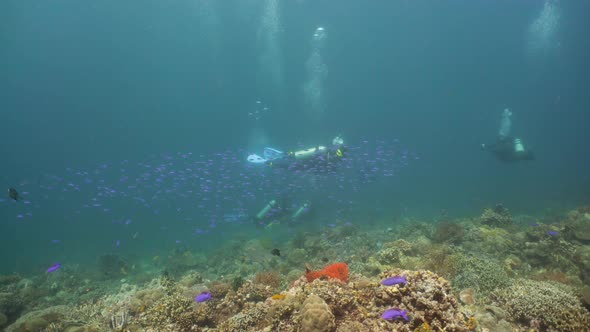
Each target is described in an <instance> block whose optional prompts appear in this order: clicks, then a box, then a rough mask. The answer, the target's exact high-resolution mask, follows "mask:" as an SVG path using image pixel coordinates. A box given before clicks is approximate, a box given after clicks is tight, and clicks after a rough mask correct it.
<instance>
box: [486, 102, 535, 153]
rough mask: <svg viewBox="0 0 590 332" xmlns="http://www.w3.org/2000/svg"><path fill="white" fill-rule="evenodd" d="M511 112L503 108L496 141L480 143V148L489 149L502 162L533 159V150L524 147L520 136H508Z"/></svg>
mask: <svg viewBox="0 0 590 332" xmlns="http://www.w3.org/2000/svg"><path fill="white" fill-rule="evenodd" d="M511 116H512V112H510V110H509V109H505V110H504V112H503V113H502V120H501V122H500V130H499V132H498V138H497V139H496V142H494V143H492V144H482V145H481V149H482V150H484V151H490V152H491V153H493V154H494V156H495V157H496V158H498V159H499V160H501V161H504V162H515V161H521V160H534V159H535V155H534V154H533V152H532V151H531V150H529V149H527V148H525V146H524V144H523V142H522V140H521V139H520V138H516V137H512V136H510V129H511V126H512V121H511V120H510V117H511Z"/></svg>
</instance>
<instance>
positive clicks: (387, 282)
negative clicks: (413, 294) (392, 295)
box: [381, 276, 408, 286]
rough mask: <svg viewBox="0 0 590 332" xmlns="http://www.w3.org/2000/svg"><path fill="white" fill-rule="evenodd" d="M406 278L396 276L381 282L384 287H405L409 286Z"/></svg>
mask: <svg viewBox="0 0 590 332" xmlns="http://www.w3.org/2000/svg"><path fill="white" fill-rule="evenodd" d="M407 283H408V282H407V280H406V276H395V277H389V278H387V279H385V280H383V281H381V284H382V285H385V286H393V285H405V284H407Z"/></svg>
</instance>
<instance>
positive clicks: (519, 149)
mask: <svg viewBox="0 0 590 332" xmlns="http://www.w3.org/2000/svg"><path fill="white" fill-rule="evenodd" d="M514 151H515V152H516V153H523V152H524V145H523V144H522V140H521V139H520V138H515V139H514Z"/></svg>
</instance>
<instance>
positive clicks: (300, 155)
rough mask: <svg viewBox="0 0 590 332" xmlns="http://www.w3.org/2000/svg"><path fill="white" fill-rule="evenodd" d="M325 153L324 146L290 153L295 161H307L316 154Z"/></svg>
mask: <svg viewBox="0 0 590 332" xmlns="http://www.w3.org/2000/svg"><path fill="white" fill-rule="evenodd" d="M324 151H326V147H325V146H321V145H320V146H318V147H315V148H310V149H307V150H299V151H296V152H292V155H293V156H294V157H295V159H298V160H299V159H307V158H309V157H312V156H315V155H317V154H318V153H321V152H324Z"/></svg>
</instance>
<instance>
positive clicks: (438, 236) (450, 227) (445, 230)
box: [433, 221, 465, 244]
mask: <svg viewBox="0 0 590 332" xmlns="http://www.w3.org/2000/svg"><path fill="white" fill-rule="evenodd" d="M464 236H465V229H464V227H463V226H462V225H461V224H459V223H456V222H450V221H444V222H441V223H439V224H438V225H436V229H435V231H434V235H433V239H434V240H435V241H436V242H448V243H452V244H459V243H461V242H463V237H464Z"/></svg>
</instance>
